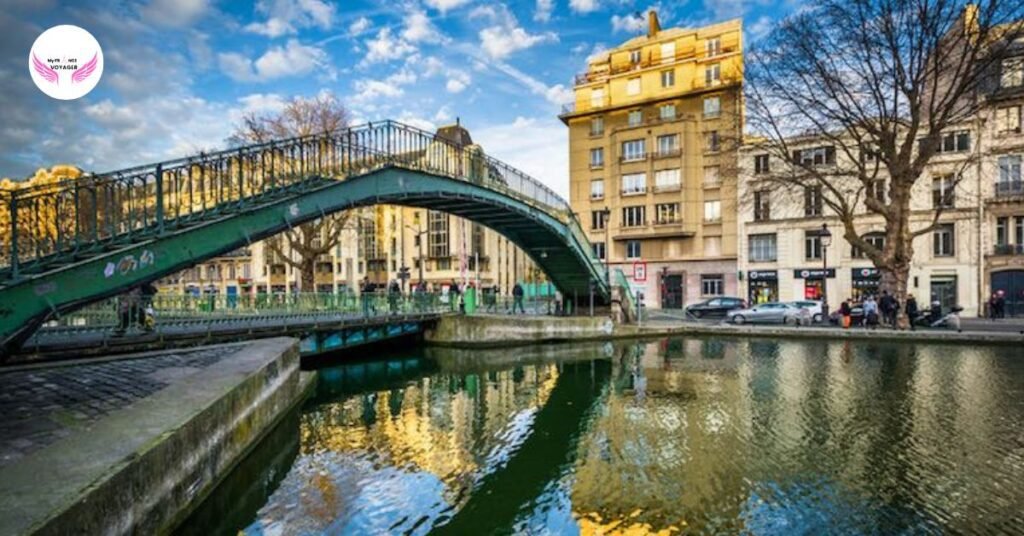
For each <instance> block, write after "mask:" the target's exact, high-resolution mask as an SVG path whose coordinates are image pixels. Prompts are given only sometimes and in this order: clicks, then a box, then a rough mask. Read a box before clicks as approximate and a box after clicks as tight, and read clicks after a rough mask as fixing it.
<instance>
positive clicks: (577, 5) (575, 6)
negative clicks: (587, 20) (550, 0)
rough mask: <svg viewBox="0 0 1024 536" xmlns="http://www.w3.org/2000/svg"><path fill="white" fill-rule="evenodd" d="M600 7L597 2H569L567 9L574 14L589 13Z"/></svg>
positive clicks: (578, 0) (575, 0) (583, 0)
mask: <svg viewBox="0 0 1024 536" xmlns="http://www.w3.org/2000/svg"><path fill="white" fill-rule="evenodd" d="M600 7H601V6H600V2H598V0H569V9H571V10H573V11H575V12H576V13H591V12H593V11H597V10H598V9H599V8H600Z"/></svg>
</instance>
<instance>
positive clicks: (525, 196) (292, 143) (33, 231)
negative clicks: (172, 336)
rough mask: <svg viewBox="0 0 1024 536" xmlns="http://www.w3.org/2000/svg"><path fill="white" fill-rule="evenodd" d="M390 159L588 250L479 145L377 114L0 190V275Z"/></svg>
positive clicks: (536, 186)
mask: <svg viewBox="0 0 1024 536" xmlns="http://www.w3.org/2000/svg"><path fill="white" fill-rule="evenodd" d="M388 166H398V167H403V168H409V169H414V170H419V171H423V172H427V173H432V174H437V175H442V176H447V177H451V178H456V179H460V180H466V181H469V182H473V183H477V184H480V185H481V186H484V187H487V188H489V189H493V190H497V191H500V192H502V193H504V194H506V195H509V196H511V197H515V198H517V199H520V200H522V201H525V202H528V203H530V204H532V205H535V206H538V207H540V208H542V209H544V210H545V211H547V212H549V213H551V214H553V215H556V216H558V217H560V219H562V220H563V221H565V222H567V223H568V224H569V228H570V230H571V234H572V235H573V238H574V239H575V240H576V241H577V242H578V244H579V247H580V248H581V249H582V251H583V253H584V254H585V255H588V256H590V255H591V251H590V247H589V241H588V240H587V239H586V236H585V235H584V234H583V232H582V229H581V228H580V227H579V225H578V222H577V221H576V218H575V215H574V214H573V213H572V211H571V209H570V207H569V205H568V203H567V202H566V201H565V200H564V199H562V198H561V197H560V196H558V194H556V193H555V192H554V191H552V190H551V189H550V188H548V187H547V186H545V185H544V184H542V183H541V182H540V181H538V180H536V179H534V178H533V177H530V176H529V175H527V174H526V173H524V172H522V171H520V170H518V169H516V168H514V167H512V166H509V165H508V164H505V163H504V162H501V161H499V160H496V159H494V158H492V157H490V156H486V155H484V154H483V152H482V150H480V148H479V147H477V146H464V145H460V144H458V143H456V142H455V141H452V140H449V139H446V138H443V137H441V136H439V135H438V134H436V133H432V132H427V131H424V130H421V129H418V128H416V127H412V126H409V125H404V124H401V123H397V122H393V121H384V122H378V123H368V124H366V125H360V126H355V127H351V128H345V129H341V130H337V131H332V132H327V133H322V134H316V135H309V136H302V137H296V138H289V139H283V140H273V141H268V142H265V143H257V144H251V145H246V146H242V147H236V148H231V149H226V150H223V151H217V152H212V153H200V154H198V155H194V156H189V157H185V158H180V159H176V160H170V161H166V162H161V163H157V164H150V165H144V166H138V167H133V168H128V169H123V170H118V171H113V172H109V173H104V174H99V175H92V174H87V175H85V176H82V177H79V178H77V179H74V178H58V180H56V181H54V182H49V183H45V184H32V185H27V186H24V187H20V188H15V189H13V190H0V247H2V248H3V249H2V251H0V280H3V279H10V278H17V277H18V276H19V270H20V269H24V268H28V267H31V266H33V265H40V264H43V263H46V262H47V261H50V260H55V259H56V260H62V261H66V260H67V259H68V257H70V258H71V259H72V260H74V259H78V258H87V257H88V256H89V255H91V254H94V253H96V252H102V251H104V250H105V248H108V247H109V246H110V245H111V244H113V245H116V244H118V243H129V242H131V241H132V240H134V239H136V238H139V237H147V236H151V235H154V234H158V233H160V232H163V231H165V230H169V229H174V228H180V227H182V226H187V225H190V224H192V223H194V222H196V221H201V220H203V219H207V218H210V217H211V216H214V217H215V216H222V215H226V214H228V213H231V212H233V211H237V210H239V209H241V208H243V207H245V206H246V205H249V204H258V203H261V202H264V201H266V200H267V199H269V198H273V197H274V196H278V195H281V194H283V193H284V194H287V193H292V192H297V191H302V190H303V189H307V188H312V187H317V186H321V185H323V184H325V181H329V180H339V179H344V178H346V177H349V176H358V175H363V174H366V173H370V172H372V171H375V170H377V169H381V168H383V167H388ZM138 262H144V261H143V260H139V261H138ZM119 268H122V267H119ZM123 268H126V269H127V268H131V267H123Z"/></svg>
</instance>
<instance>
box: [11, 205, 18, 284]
mask: <svg viewBox="0 0 1024 536" xmlns="http://www.w3.org/2000/svg"><path fill="white" fill-rule="evenodd" d="M10 210H11V279H17V278H18V191H17V190H13V191H11V202H10Z"/></svg>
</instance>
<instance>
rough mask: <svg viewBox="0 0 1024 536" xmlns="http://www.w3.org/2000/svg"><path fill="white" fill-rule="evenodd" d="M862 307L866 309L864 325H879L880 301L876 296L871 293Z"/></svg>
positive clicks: (873, 327) (872, 326)
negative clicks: (877, 300) (876, 299)
mask: <svg viewBox="0 0 1024 536" xmlns="http://www.w3.org/2000/svg"><path fill="white" fill-rule="evenodd" d="M861 307H863V309H864V327H867V328H871V329H875V327H876V326H877V325H878V302H876V301H875V297H874V296H870V295H869V296H868V297H867V299H865V300H864V303H863V305H861Z"/></svg>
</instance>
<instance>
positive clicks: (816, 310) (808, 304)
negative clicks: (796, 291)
mask: <svg viewBox="0 0 1024 536" xmlns="http://www.w3.org/2000/svg"><path fill="white" fill-rule="evenodd" d="M789 304H790V305H795V306H797V307H803V308H804V309H807V312H809V313H811V321H812V322H814V323H815V324H819V323H821V321H822V320H824V318H825V315H824V314H823V313H822V310H821V308H822V303H821V302H820V301H817V300H797V301H793V302H789Z"/></svg>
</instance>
